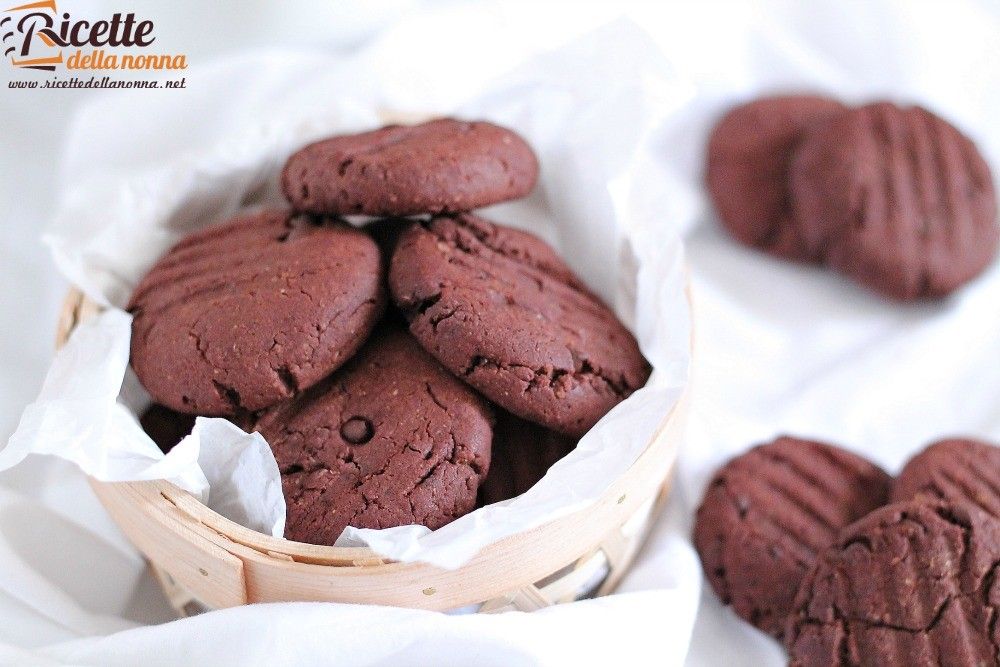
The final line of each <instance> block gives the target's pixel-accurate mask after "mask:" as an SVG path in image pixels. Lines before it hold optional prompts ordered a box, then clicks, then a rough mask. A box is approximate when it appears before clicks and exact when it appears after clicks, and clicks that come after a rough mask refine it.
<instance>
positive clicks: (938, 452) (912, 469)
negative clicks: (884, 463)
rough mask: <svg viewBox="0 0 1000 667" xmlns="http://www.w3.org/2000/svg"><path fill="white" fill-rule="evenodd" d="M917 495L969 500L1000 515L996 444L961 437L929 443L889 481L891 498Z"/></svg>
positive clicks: (999, 467) (999, 454)
mask: <svg viewBox="0 0 1000 667" xmlns="http://www.w3.org/2000/svg"><path fill="white" fill-rule="evenodd" d="M917 497H928V498H936V499H941V500H949V501H953V502H964V503H971V504H972V505H974V506H976V507H978V508H979V509H981V510H983V511H984V512H986V513H988V514H990V515H992V516H994V517H997V518H1000V447H997V446H995V445H991V444H989V443H987V442H980V441H978V440H969V439H963V438H952V439H948V440H941V441H940V442H936V443H934V444H932V445H930V446H929V447H927V449H925V450H924V451H922V452H920V453H919V454H917V455H916V456H914V457H913V458H912V459H910V460H909V461H908V462H907V463H906V465H905V466H903V470H902V471H901V472H900V473H899V475H898V476H897V477H896V479H895V480H894V481H893V483H892V500H893V501H894V502H897V501H903V500H910V499H913V498H917Z"/></svg>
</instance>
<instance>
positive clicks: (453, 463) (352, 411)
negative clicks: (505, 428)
mask: <svg viewBox="0 0 1000 667" xmlns="http://www.w3.org/2000/svg"><path fill="white" fill-rule="evenodd" d="M492 421H493V415H492V411H491V410H490V408H489V406H488V405H487V404H486V402H485V401H484V400H483V399H482V398H480V397H479V396H478V395H477V394H476V393H475V392H474V391H472V390H471V389H470V388H469V387H467V386H465V385H464V384H463V383H462V382H460V381H459V380H457V379H456V378H454V377H452V375H451V374H449V373H448V372H447V371H445V370H444V369H443V368H441V366H440V365H439V364H438V363H437V362H436V361H434V359H432V358H431V357H430V356H429V355H428V354H427V353H426V352H424V350H423V349H422V348H421V347H420V346H419V345H418V344H417V342H416V341H415V340H413V338H412V337H411V336H410V335H409V334H407V333H406V332H405V331H400V330H393V329H391V328H389V329H388V330H386V329H382V330H381V331H380V332H377V333H376V334H375V335H373V336H372V339H371V340H370V341H369V342H368V343H367V344H366V345H365V347H364V348H363V349H362V350H361V351H360V352H359V353H358V354H357V356H355V357H354V359H352V360H351V361H350V362H348V364H347V365H346V366H344V367H343V368H341V369H340V370H339V371H337V372H336V373H334V374H333V375H332V376H330V377H329V378H328V379H326V380H324V381H323V382H322V383H320V384H318V385H316V386H315V387H313V388H312V389H310V390H309V391H307V392H305V393H304V394H302V395H301V396H299V397H297V398H295V399H294V400H292V401H289V402H286V403H282V404H279V405H277V406H275V407H273V408H270V409H269V410H266V411H264V412H263V414H262V415H261V416H260V417H259V418H258V419H257V422H256V424H255V425H254V430H257V431H259V432H260V433H261V435H263V436H264V438H265V439H266V440H267V442H268V443H269V444H270V446H271V449H272V451H273V452H274V457H275V459H276V460H277V462H278V469H279V470H280V472H281V480H282V489H283V491H284V495H285V502H286V504H287V515H286V523H285V537H287V538H288V539H291V540H296V541H299V542H309V543H312V544H327V545H332V544H334V542H335V541H336V540H337V538H338V537H339V536H340V534H341V533H342V532H343V530H344V528H346V527H347V526H354V527H357V528H390V527H393V526H402V525H408V524H421V525H424V526H427V527H428V528H439V527H441V526H443V525H445V524H446V523H448V522H450V521H452V520H453V519H456V518H458V517H460V516H462V515H464V514H466V513H468V512H469V511H471V510H472V509H473V508H474V506H475V502H476V493H477V491H478V489H479V485H480V482H481V481H482V479H483V478H484V477H485V476H486V474H487V473H488V472H489V467H490V444H491V440H492V434H493V431H492Z"/></svg>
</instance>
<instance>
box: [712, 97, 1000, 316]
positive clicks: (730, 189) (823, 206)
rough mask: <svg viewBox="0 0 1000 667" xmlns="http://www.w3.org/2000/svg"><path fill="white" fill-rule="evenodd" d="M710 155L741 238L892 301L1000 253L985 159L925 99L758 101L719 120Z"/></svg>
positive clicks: (724, 216) (943, 289)
mask: <svg viewBox="0 0 1000 667" xmlns="http://www.w3.org/2000/svg"><path fill="white" fill-rule="evenodd" d="M707 163H708V164H707V170H706V181H707V185H708V190H709V193H710V194H711V197H712V200H713V202H714V203H715V209H716V212H717V213H718V216H719V218H720V220H721V221H722V223H723V225H724V226H725V227H726V228H727V229H728V230H729V232H730V233H731V234H732V235H733V237H735V238H736V239H737V240H738V241H740V242H742V243H744V244H746V245H749V246H752V247H756V248H759V249H761V250H764V251H766V252H769V253H771V254H774V255H777V256H780V257H783V258H786V259H793V260H798V261H802V262H808V263H817V264H823V265H826V266H828V267H830V268H832V269H834V270H835V271H838V272H840V273H842V274H844V275H845V276H848V277H849V278H851V279H853V280H854V281H856V282H858V283H860V284H862V285H865V286H867V287H869V288H871V289H873V290H875V291H877V292H879V293H881V294H884V295H886V296H889V297H891V298H894V299H899V300H914V299H921V298H935V297H942V296H945V295H947V294H950V293H951V292H953V291H955V290H956V289H958V288H959V287H961V286H962V285H964V284H965V283H967V282H969V281H970V280H972V279H973V278H975V277H976V276H977V275H979V274H980V273H981V272H982V271H983V270H984V269H985V268H986V267H987V266H988V265H989V264H990V262H991V261H992V260H993V258H994V257H995V256H996V252H997V246H998V241H1000V226H998V224H997V204H996V192H995V190H994V187H993V181H992V177H991V175H990V169H989V167H988V166H987V164H986V161H985V160H984V159H983V157H982V155H980V153H979V151H978V150H977V149H976V146H975V144H973V143H972V141H970V140H969V139H968V138H967V137H965V136H964V135H963V134H962V133H961V132H959V131H958V130H957V129H956V128H955V127H954V126H952V125H951V124H949V123H948V122H947V121H945V120H943V119H942V118H940V117H938V116H936V115H935V114H933V113H931V112H930V111H927V110H926V109H922V108H920V107H901V106H897V105H896V104H893V103H891V102H876V103H872V104H866V105H864V106H860V107H855V108H851V107H847V106H844V105H843V104H841V103H840V102H838V101H836V100H831V99H828V98H825V97H819V96H813V95H788V96H783V97H768V98H763V99H757V100H754V101H752V102H749V103H746V104H743V105H740V106H738V107H736V108H734V109H732V110H730V111H729V112H728V113H727V114H726V115H725V116H724V117H723V118H722V119H721V120H720V121H719V123H718V124H717V125H716V127H715V129H714V130H713V132H712V135H711V137H710V139H709V143H708V158H707Z"/></svg>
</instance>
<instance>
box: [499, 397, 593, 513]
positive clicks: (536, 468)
mask: <svg viewBox="0 0 1000 667" xmlns="http://www.w3.org/2000/svg"><path fill="white" fill-rule="evenodd" d="M574 447H576V440H574V439H573V438H568V437H566V436H564V435H560V434H558V433H555V432H554V431H549V430H548V429H544V428H542V427H541V426H538V425H536V424H532V423H531V422H527V421H524V420H523V419H521V418H519V417H515V416H514V415H512V414H510V413H508V412H501V413H500V414H499V415H497V424H496V427H494V429H493V458H492V460H491V462H490V474H489V475H487V476H486V479H485V480H483V485H482V486H481V487H479V505H492V504H493V503H498V502H501V501H503V500H509V499H510V498H514V497H516V496H519V495H521V494H522V493H524V492H525V491H527V490H528V489H530V488H531V487H533V486H534V485H535V484H537V483H538V480H540V479H541V478H542V477H544V476H545V473H546V472H548V470H549V468H551V467H552V466H553V465H554V464H555V462H556V461H558V460H559V459H561V458H562V457H564V456H566V455H567V454H569V453H570V452H571V451H573V448H574Z"/></svg>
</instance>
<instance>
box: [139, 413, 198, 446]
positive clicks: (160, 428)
mask: <svg viewBox="0 0 1000 667" xmlns="http://www.w3.org/2000/svg"><path fill="white" fill-rule="evenodd" d="M195 419H196V417H195V415H188V414H184V413H183V412H176V411H174V410H171V409H170V408H168V407H164V406H162V405H160V404H158V403H153V404H152V405H150V406H149V407H148V408H146V411H145V412H143V413H142V415H141V416H140V417H139V425H140V426H142V430H143V431H145V432H146V435H148V436H149V437H150V438H151V439H152V441H153V442H155V443H156V446H157V447H159V448H160V451H162V452H163V453H164V454H166V453H167V452H169V451H170V450H171V449H173V448H174V445H176V444H177V443H178V442H180V441H181V440H183V439H184V438H185V437H187V436H188V435H190V433H191V430H192V429H193V428H194V420H195Z"/></svg>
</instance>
